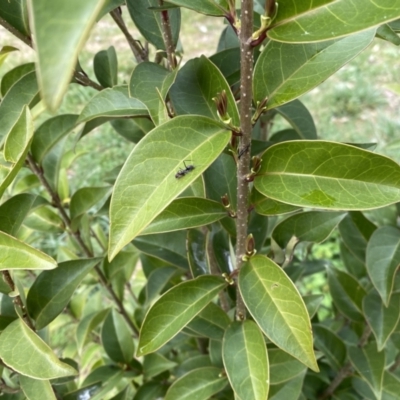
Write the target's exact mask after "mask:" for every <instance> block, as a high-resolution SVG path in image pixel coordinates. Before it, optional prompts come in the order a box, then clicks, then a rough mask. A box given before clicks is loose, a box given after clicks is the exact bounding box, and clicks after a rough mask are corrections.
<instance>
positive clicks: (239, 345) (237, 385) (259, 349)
mask: <svg viewBox="0 0 400 400" xmlns="http://www.w3.org/2000/svg"><path fill="white" fill-rule="evenodd" d="M222 345H223V350H222V352H223V359H224V366H225V371H226V373H227V375H228V379H229V382H230V383H231V386H232V388H233V390H234V391H235V393H236V395H237V396H238V397H239V398H241V399H246V400H247V399H248V400H253V399H254V400H265V399H267V397H268V389H269V365H268V354H267V348H266V345H265V341H264V337H263V334H262V332H261V331H260V329H259V328H258V326H257V324H256V323H254V322H253V321H250V320H247V321H243V322H237V321H235V322H233V323H232V324H231V325H230V326H229V327H228V329H227V330H226V332H225V335H224V340H223V342H222Z"/></svg>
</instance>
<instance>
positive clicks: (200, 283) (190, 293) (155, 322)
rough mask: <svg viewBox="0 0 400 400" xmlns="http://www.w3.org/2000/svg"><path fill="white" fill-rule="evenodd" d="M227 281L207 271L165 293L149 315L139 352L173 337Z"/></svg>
mask: <svg viewBox="0 0 400 400" xmlns="http://www.w3.org/2000/svg"><path fill="white" fill-rule="evenodd" d="M225 285H226V282H225V281H224V279H222V278H219V277H216V276H211V275H205V276H200V277H198V278H196V279H194V280H191V281H186V282H182V283H180V284H179V285H176V286H174V287H173V288H172V289H170V290H169V291H168V292H166V293H165V294H163V295H162V296H161V298H160V299H159V300H157V302H156V303H155V304H154V305H153V306H152V307H151V309H150V310H149V312H148V313H147V315H146V317H145V320H144V322H143V325H142V328H141V330H140V338H139V345H138V351H137V356H141V355H144V354H148V353H152V352H154V351H156V350H157V349H159V348H160V347H161V346H162V345H164V344H165V343H166V342H168V341H169V340H170V339H172V338H173V337H174V336H175V335H176V334H177V333H179V331H180V330H181V329H182V328H183V327H184V326H185V325H186V324H188V323H189V322H190V321H191V320H192V319H193V318H194V317H195V316H196V315H197V314H198V313H200V312H201V310H203V308H204V307H206V306H207V304H208V303H209V302H210V301H211V300H212V299H213V298H214V297H215V296H216V295H217V293H218V292H219V291H220V290H222V289H223V288H224V286H225Z"/></svg>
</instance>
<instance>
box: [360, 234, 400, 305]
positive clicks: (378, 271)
mask: <svg viewBox="0 0 400 400" xmlns="http://www.w3.org/2000/svg"><path fill="white" fill-rule="evenodd" d="M366 260H367V270H368V274H369V276H370V278H371V281H372V283H373V285H374V286H375V288H376V290H377V291H378V292H379V294H380V296H381V297H382V300H383V302H384V303H385V305H386V306H387V305H388V304H389V301H390V296H391V294H392V290H393V285H394V278H395V274H396V271H397V269H398V265H399V264H400V231H399V230H398V229H397V228H394V227H392V226H383V227H381V228H379V229H377V230H376V231H375V232H374V233H373V235H372V236H371V239H370V241H369V242H368V246H367V256H366Z"/></svg>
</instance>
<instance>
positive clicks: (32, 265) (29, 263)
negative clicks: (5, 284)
mask: <svg viewBox="0 0 400 400" xmlns="http://www.w3.org/2000/svg"><path fill="white" fill-rule="evenodd" d="M56 266H57V263H56V261H55V260H53V259H52V258H51V257H50V256H48V255H47V254H45V253H42V252H41V251H39V250H36V249H35V248H33V247H31V246H29V245H27V244H26V243H24V242H21V241H20V240H18V239H16V238H14V237H12V236H10V235H7V234H6V233H4V232H0V271H3V270H5V269H53V268H55V267H56Z"/></svg>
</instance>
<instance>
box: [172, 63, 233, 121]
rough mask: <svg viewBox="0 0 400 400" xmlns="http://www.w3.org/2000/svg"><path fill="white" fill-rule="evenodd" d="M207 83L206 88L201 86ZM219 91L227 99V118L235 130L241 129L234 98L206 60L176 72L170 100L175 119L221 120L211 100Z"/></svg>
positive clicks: (223, 79) (219, 73)
mask: <svg viewBox="0 0 400 400" xmlns="http://www.w3.org/2000/svg"><path fill="white" fill-rule="evenodd" d="M205 82H207V84H204V83H205ZM222 91H225V92H226V96H227V114H228V115H229V117H230V118H231V119H232V121H231V122H232V124H233V125H234V126H239V125H240V119H239V112H238V109H237V106H236V101H235V98H234V97H233V94H232V92H231V90H230V88H229V85H228V82H226V80H225V78H224V76H223V75H222V73H221V72H220V71H219V70H218V68H217V67H216V66H215V65H214V64H213V63H212V62H211V61H210V60H209V59H208V58H206V57H205V56H201V57H200V58H194V59H192V60H190V61H188V62H187V63H186V64H185V65H184V66H183V67H182V68H181V69H180V70H179V72H178V75H177V77H176V80H175V83H174V85H173V86H172V88H171V91H170V98H171V102H172V105H173V107H174V110H175V112H176V113H177V114H178V115H183V114H198V115H204V116H206V117H209V118H214V119H216V120H218V121H219V120H220V117H219V116H218V113H217V106H216V104H215V102H214V100H213V98H216V97H217V96H218V94H219V93H222Z"/></svg>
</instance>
